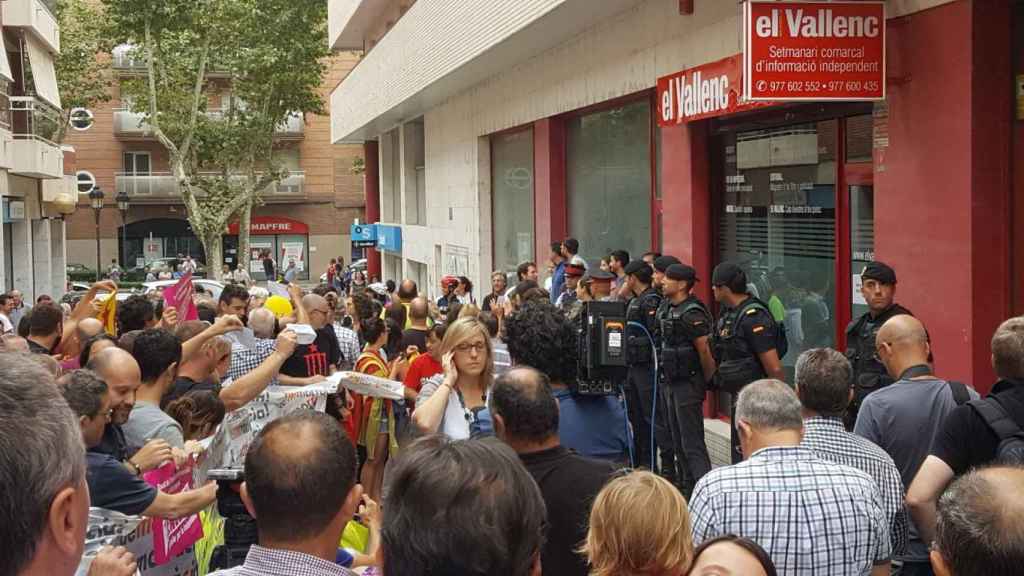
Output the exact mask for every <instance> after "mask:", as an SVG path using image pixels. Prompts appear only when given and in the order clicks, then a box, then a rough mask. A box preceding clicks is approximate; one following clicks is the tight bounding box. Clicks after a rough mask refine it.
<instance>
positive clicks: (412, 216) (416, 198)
mask: <svg viewBox="0 0 1024 576" xmlns="http://www.w3.org/2000/svg"><path fill="white" fill-rule="evenodd" d="M402 138H403V141H402V151H403V155H404V158H403V159H402V169H403V170H404V172H405V181H404V184H403V186H404V188H403V194H404V196H405V223H406V224H419V225H423V224H426V223H427V169H426V158H425V146H426V139H425V137H424V133H423V120H422V119H420V120H416V121H414V122H409V123H408V124H405V125H404V126H402Z"/></svg>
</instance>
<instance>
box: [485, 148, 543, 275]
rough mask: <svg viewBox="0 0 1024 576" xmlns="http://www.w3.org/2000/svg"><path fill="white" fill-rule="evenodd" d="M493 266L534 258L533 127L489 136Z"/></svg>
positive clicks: (498, 267)
mask: <svg viewBox="0 0 1024 576" xmlns="http://www.w3.org/2000/svg"><path fill="white" fill-rule="evenodd" d="M491 179H492V182H491V196H492V201H491V213H492V217H491V220H492V226H493V234H494V237H493V240H494V269H495V270H504V271H505V272H512V271H514V270H515V269H516V266H518V265H519V263H520V262H526V261H527V260H533V238H534V237H533V226H534V223H533V130H532V129H527V130H522V131H519V132H512V133H506V134H498V135H495V136H492V137H491Z"/></svg>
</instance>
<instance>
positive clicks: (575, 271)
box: [565, 264, 587, 278]
mask: <svg viewBox="0 0 1024 576" xmlns="http://www.w3.org/2000/svg"><path fill="white" fill-rule="evenodd" d="M586 272H587V269H586V268H584V267H583V266H580V265H579V264H566V265H565V275H566V276H571V277H573V278H579V277H580V276H583V274H585V273H586Z"/></svg>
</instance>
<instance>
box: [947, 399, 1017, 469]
mask: <svg viewBox="0 0 1024 576" xmlns="http://www.w3.org/2000/svg"><path fill="white" fill-rule="evenodd" d="M992 396H996V397H997V398H999V404H1000V406H1002V407H1003V410H1005V411H1006V412H1007V414H1008V415H1009V416H1010V418H1012V419H1013V420H1014V422H1016V423H1017V424H1018V425H1020V426H1021V427H1022V428H1024V383H1015V382H1008V381H1005V380H1004V381H1001V382H998V383H997V384H996V385H995V386H993V387H992V393H991V394H990V395H989V397H992ZM998 448H999V437H998V436H996V433H995V432H993V431H992V429H991V428H989V426H988V424H986V423H985V419H984V418H982V417H981V414H979V413H978V411H977V410H975V409H974V408H971V407H970V406H968V405H966V404H963V405H960V406H957V407H956V408H955V409H954V410H953V411H952V412H950V413H949V415H948V416H946V420H945V422H944V423H943V424H942V427H941V428H940V429H939V433H938V435H937V436H936V437H935V441H934V442H933V443H932V449H931V454H932V456H935V457H936V458H938V459H940V460H942V461H943V462H945V463H946V465H947V466H949V467H950V468H952V469H953V472H954V473H955V474H956V475H957V476H959V475H960V474H963V473H965V472H967V471H968V470H970V469H971V468H974V467H976V466H980V465H983V464H988V463H990V462H992V461H993V460H995V458H996V450H997V449H998Z"/></svg>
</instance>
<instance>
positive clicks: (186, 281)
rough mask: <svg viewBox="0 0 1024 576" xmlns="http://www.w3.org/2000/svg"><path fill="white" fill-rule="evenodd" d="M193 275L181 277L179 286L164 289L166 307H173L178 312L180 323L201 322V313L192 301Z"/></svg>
mask: <svg viewBox="0 0 1024 576" xmlns="http://www.w3.org/2000/svg"><path fill="white" fill-rule="evenodd" d="M193 292H194V288H193V287H192V273H191V272H189V273H188V274H185V275H184V276H182V277H181V280H179V281H178V283H177V284H174V285H171V286H168V287H166V288H164V306H173V307H174V309H175V310H177V311H178V322H183V321H186V320H199V311H198V310H196V303H195V302H194V301H193V300H192V294H193Z"/></svg>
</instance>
